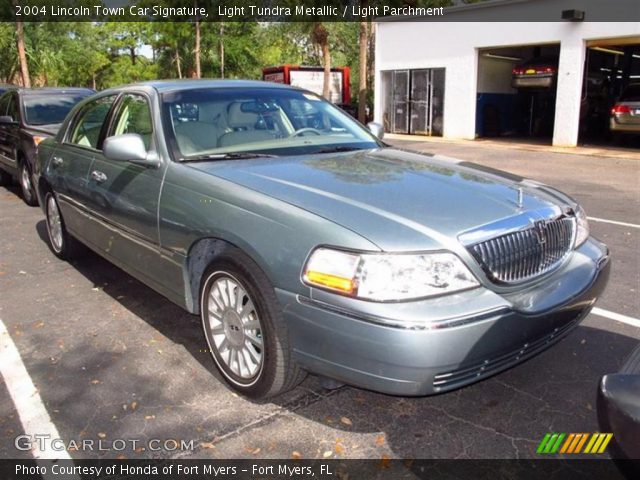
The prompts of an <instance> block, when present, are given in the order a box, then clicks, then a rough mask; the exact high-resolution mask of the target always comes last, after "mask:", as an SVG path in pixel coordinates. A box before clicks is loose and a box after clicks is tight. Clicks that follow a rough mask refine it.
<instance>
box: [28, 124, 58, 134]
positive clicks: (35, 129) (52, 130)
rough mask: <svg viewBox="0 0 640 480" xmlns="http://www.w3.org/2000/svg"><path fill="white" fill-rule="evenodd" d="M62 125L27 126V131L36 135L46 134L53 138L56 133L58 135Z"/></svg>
mask: <svg viewBox="0 0 640 480" xmlns="http://www.w3.org/2000/svg"><path fill="white" fill-rule="evenodd" d="M60 125H61V124H60V123H54V124H49V125H26V127H25V129H26V130H27V131H28V132H30V133H32V134H34V135H41V134H45V135H48V136H50V137H53V136H54V135H55V134H56V133H58V130H60Z"/></svg>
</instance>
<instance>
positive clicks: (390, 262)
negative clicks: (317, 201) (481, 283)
mask: <svg viewBox="0 0 640 480" xmlns="http://www.w3.org/2000/svg"><path fill="white" fill-rule="evenodd" d="M303 279H304V281H305V283H307V284H309V285H313V286H316V287H320V288H325V289H328V290H333V291H336V292H340V293H343V294H346V295H349V296H352V297H356V298H361V299H365V300H374V301H379V302H384V301H398V300H409V299H416V298H423V297H429V296H433V295H441V294H443V293H451V292H456V291H459V290H465V289H468V288H472V287H476V286H478V282H477V280H476V279H475V277H474V276H473V275H472V274H471V272H470V271H469V269H468V268H467V267H466V266H465V265H464V263H462V261H461V260H460V259H459V258H458V257H456V256H455V255H454V254H452V253H424V254H377V253H354V252H345V251H341V250H333V249H330V248H318V249H316V250H315V251H314V252H313V253H312V254H311V256H310V257H309V260H308V261H307V264H306V265H305V268H304V271H303Z"/></svg>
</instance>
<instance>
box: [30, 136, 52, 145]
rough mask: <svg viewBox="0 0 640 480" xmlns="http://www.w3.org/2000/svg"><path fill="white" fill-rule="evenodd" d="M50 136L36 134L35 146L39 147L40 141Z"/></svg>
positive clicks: (34, 137)
mask: <svg viewBox="0 0 640 480" xmlns="http://www.w3.org/2000/svg"><path fill="white" fill-rule="evenodd" d="M47 138H48V137H42V136H40V135H34V136H33V143H34V144H35V146H36V147H37V146H38V145H40V143H41V142H42V141H43V140H45V139H47Z"/></svg>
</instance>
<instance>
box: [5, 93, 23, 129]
mask: <svg viewBox="0 0 640 480" xmlns="http://www.w3.org/2000/svg"><path fill="white" fill-rule="evenodd" d="M7 115H9V116H10V117H11V118H13V121H14V122H19V121H20V115H19V114H18V97H17V96H16V95H11V96H10V98H9V107H8V108H7Z"/></svg>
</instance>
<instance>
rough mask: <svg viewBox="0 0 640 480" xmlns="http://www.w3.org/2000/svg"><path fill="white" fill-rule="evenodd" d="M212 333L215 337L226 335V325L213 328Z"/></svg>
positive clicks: (220, 324)
mask: <svg viewBox="0 0 640 480" xmlns="http://www.w3.org/2000/svg"><path fill="white" fill-rule="evenodd" d="M211 333H212V334H213V335H222V334H224V325H222V323H219V324H218V325H216V326H215V327H211Z"/></svg>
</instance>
